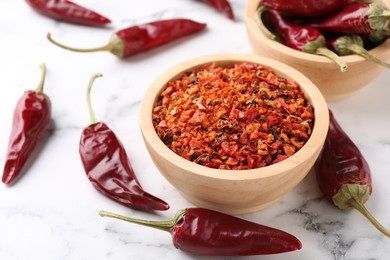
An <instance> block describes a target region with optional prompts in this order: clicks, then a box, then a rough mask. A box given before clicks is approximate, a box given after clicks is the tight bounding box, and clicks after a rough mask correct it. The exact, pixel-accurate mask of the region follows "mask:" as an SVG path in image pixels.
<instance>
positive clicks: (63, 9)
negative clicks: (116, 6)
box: [26, 0, 111, 27]
mask: <svg viewBox="0 0 390 260" xmlns="http://www.w3.org/2000/svg"><path fill="white" fill-rule="evenodd" d="M26 2H27V3H28V4H29V5H30V6H31V7H32V8H33V9H34V10H35V11H37V12H38V13H40V14H42V15H44V16H46V17H50V18H53V19H55V20H58V21H63V22H68V23H74V24H80V25H88V26H96V27H101V26H105V25H107V24H109V23H111V20H110V19H108V18H107V17H104V16H102V15H100V14H98V13H96V12H94V11H92V10H89V9H87V8H85V7H83V6H80V5H78V4H76V3H74V2H72V1H68V0H54V1H53V0H26Z"/></svg>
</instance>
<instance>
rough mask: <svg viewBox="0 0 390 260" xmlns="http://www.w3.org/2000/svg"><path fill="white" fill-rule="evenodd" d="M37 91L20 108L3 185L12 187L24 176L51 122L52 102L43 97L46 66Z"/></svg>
mask: <svg viewBox="0 0 390 260" xmlns="http://www.w3.org/2000/svg"><path fill="white" fill-rule="evenodd" d="M41 69H42V76H41V80H40V82H39V85H38V87H37V88H36V89H35V90H28V91H26V92H25V93H24V94H23V95H22V97H21V98H20V99H19V101H18V103H17V104H16V107H15V110H14V115H13V123H12V131H11V136H10V139H9V144H8V150H7V155H6V159H5V166H4V172H3V177H2V181H3V182H4V183H5V184H10V183H11V182H12V181H13V180H14V179H15V178H16V177H17V176H18V175H19V174H20V172H21V170H22V168H23V166H24V165H25V163H26V162H27V160H28V158H29V157H30V156H31V154H32V152H33V151H34V148H35V147H36V145H37V143H38V141H39V140H40V139H41V137H42V134H43V133H44V132H45V130H46V128H47V126H48V125H49V123H50V119H51V102H50V99H49V97H48V96H47V95H46V94H45V93H43V86H44V83H45V77H46V66H45V64H42V65H41Z"/></svg>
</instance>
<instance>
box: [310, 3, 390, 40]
mask: <svg viewBox="0 0 390 260" xmlns="http://www.w3.org/2000/svg"><path fill="white" fill-rule="evenodd" d="M312 26H314V27H316V28H318V29H319V30H322V31H331V32H338V33H356V34H369V33H372V32H374V31H381V30H384V31H390V10H386V8H385V7H384V6H382V5H381V4H378V3H356V4H352V5H350V6H348V7H347V8H345V9H343V10H341V11H339V12H337V13H336V14H334V15H332V16H331V17H329V18H326V19H325V20H324V21H321V22H319V23H315V24H312Z"/></svg>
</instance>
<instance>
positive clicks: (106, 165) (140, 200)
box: [79, 74, 169, 210]
mask: <svg viewBox="0 0 390 260" xmlns="http://www.w3.org/2000/svg"><path fill="white" fill-rule="evenodd" d="M101 76H102V75H101V74H96V75H94V76H93V77H92V78H91V81H90V83H89V85H88V88H87V103H88V109H89V113H90V117H91V124H90V125H89V126H88V127H86V128H85V129H84V130H83V132H82V134H81V138H80V147H79V153H80V157H81V161H82V163H83V166H84V170H85V172H86V174H87V177H88V179H89V180H90V181H91V183H92V184H93V186H94V187H95V188H96V189H97V190H98V191H100V192H101V193H103V194H104V195H106V196H107V197H108V198H110V199H112V200H114V201H117V202H119V203H122V204H124V205H126V206H128V207H131V208H134V209H141V210H167V209H169V205H168V204H167V203H166V202H165V201H163V200H161V199H159V198H157V197H155V196H153V195H151V194H149V193H147V192H145V191H144V190H143V189H142V187H141V184H140V183H139V181H138V180H137V177H136V175H135V173H134V170H133V168H132V167H131V164H130V161H129V159H128V157H127V154H126V151H125V149H124V147H123V145H122V143H121V142H120V141H119V140H118V138H117V137H116V135H115V134H114V132H113V131H112V130H111V129H110V128H109V127H108V126H107V125H106V124H105V123H103V122H97V121H96V119H95V115H94V113H93V111H92V106H91V101H90V91H91V87H92V84H93V81H94V80H95V79H96V78H97V77H101Z"/></svg>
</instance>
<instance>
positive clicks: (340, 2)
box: [261, 0, 356, 17]
mask: <svg viewBox="0 0 390 260" xmlns="http://www.w3.org/2000/svg"><path fill="white" fill-rule="evenodd" d="M261 2H262V3H263V4H264V5H266V6H268V7H269V8H272V9H275V10H278V11H280V12H286V13H289V14H294V15H299V16H305V17H308V16H319V15H324V14H328V13H330V12H333V11H335V10H337V9H338V8H341V7H344V6H347V5H349V4H351V3H354V2H356V0H262V1H261Z"/></svg>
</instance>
